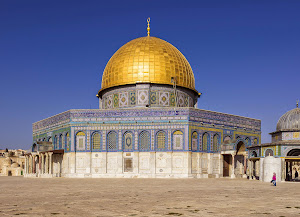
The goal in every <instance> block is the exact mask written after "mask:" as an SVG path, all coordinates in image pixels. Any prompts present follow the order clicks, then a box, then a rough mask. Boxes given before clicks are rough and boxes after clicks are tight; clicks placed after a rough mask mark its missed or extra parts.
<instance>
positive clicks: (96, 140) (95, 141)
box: [92, 132, 101, 150]
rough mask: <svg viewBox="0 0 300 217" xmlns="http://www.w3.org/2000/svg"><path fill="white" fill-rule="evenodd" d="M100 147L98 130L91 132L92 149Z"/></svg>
mask: <svg viewBox="0 0 300 217" xmlns="http://www.w3.org/2000/svg"><path fill="white" fill-rule="evenodd" d="M100 148H101V135H100V133H99V132H93V134H92V149H93V150H100Z"/></svg>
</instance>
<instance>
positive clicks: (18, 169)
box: [0, 149, 26, 176]
mask: <svg viewBox="0 0 300 217" xmlns="http://www.w3.org/2000/svg"><path fill="white" fill-rule="evenodd" d="M25 153H26V151H25V150H22V149H18V150H0V175H1V176H22V175H24V167H25V156H24V154H25Z"/></svg>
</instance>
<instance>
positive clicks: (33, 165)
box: [25, 152, 53, 175]
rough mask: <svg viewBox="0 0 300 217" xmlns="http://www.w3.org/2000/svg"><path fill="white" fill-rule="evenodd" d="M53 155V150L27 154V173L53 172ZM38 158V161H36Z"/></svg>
mask: <svg viewBox="0 0 300 217" xmlns="http://www.w3.org/2000/svg"><path fill="white" fill-rule="evenodd" d="M52 155H53V153H52V152H46V153H39V154H34V153H32V154H31V155H26V156H25V174H37V175H38V174H53V159H52ZM37 158H38V159H39V160H38V162H36V161H37ZM37 167H38V168H37Z"/></svg>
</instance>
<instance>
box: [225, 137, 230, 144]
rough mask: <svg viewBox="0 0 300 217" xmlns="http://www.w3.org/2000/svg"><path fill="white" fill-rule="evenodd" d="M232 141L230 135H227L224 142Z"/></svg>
mask: <svg viewBox="0 0 300 217" xmlns="http://www.w3.org/2000/svg"><path fill="white" fill-rule="evenodd" d="M230 143H231V137H230V136H225V138H224V144H230Z"/></svg>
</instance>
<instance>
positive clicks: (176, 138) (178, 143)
mask: <svg viewBox="0 0 300 217" xmlns="http://www.w3.org/2000/svg"><path fill="white" fill-rule="evenodd" d="M182 149H183V133H182V132H181V131H180V130H177V131H175V132H174V133H173V150H182Z"/></svg>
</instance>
